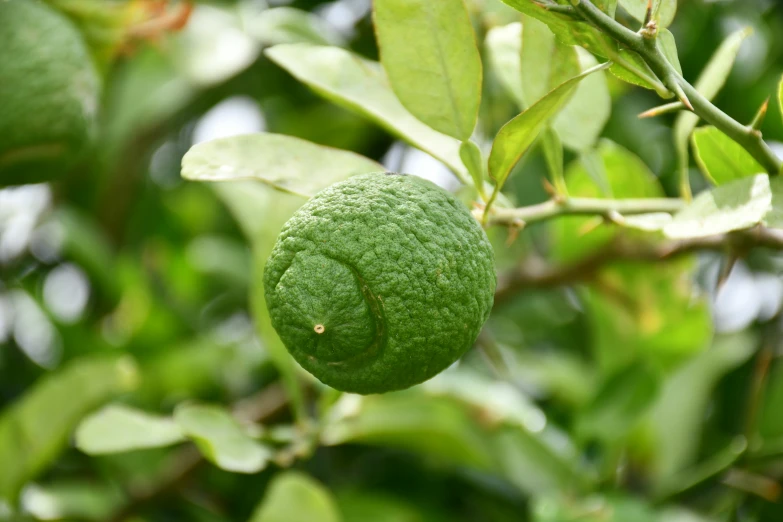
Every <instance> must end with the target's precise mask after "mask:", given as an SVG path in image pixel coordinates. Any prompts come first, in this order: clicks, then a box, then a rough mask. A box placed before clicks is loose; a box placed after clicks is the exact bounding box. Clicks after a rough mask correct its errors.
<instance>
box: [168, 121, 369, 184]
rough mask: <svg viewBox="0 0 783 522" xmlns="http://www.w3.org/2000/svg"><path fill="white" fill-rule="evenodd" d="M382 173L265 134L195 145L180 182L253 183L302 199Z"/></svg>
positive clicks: (353, 158) (339, 153) (350, 158)
mask: <svg viewBox="0 0 783 522" xmlns="http://www.w3.org/2000/svg"><path fill="white" fill-rule="evenodd" d="M383 170H384V168H383V166H381V165H380V164H378V163H375V162H374V161H372V160H370V159H367V158H365V157H364V156H360V155H358V154H354V153H352V152H347V151H343V150H339V149H332V148H329V147H324V146H321V145H316V144H314V143H310V142H308V141H305V140H301V139H299V138H294V137H292V136H284V135H282V134H268V133H258V134H245V135H242V136H232V137H228V138H220V139H217V140H213V141H208V142H205V143H200V144H198V145H194V146H193V147H192V148H191V149H190V150H189V151H188V153H187V154H185V157H184V158H182V177H184V178H185V179H190V180H193V181H241V180H258V181H261V182H262V183H266V184H267V185H270V186H272V187H274V188H276V189H278V190H282V191H285V192H289V193H292V194H298V195H303V196H305V197H309V196H313V195H315V194H316V193H317V192H319V191H320V190H322V189H324V188H326V187H328V186H329V185H332V184H333V183H336V182H338V181H342V180H344V179H347V178H349V177H351V176H355V175H356V174H364V173H368V172H380V171H383Z"/></svg>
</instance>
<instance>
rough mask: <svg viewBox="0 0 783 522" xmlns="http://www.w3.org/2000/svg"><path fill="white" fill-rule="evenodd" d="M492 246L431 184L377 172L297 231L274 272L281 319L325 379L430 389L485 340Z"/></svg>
mask: <svg viewBox="0 0 783 522" xmlns="http://www.w3.org/2000/svg"><path fill="white" fill-rule="evenodd" d="M495 284H496V277H495V267H494V255H493V252H492V247H491V245H490V243H489V240H488V239H487V236H486V234H485V233H484V231H483V230H482V228H481V227H480V226H479V224H478V223H477V222H476V220H475V219H473V217H472V216H471V215H470V212H468V209H467V208H465V206H464V205H463V204H462V203H461V202H459V201H458V200H457V199H456V198H454V197H453V196H452V195H451V194H449V193H447V192H445V191H444V190H441V189H440V188H438V187H437V186H436V185H434V184H432V183H430V182H429V181H426V180H423V179H421V178H417V177H414V176H405V175H398V174H383V173H376V174H365V175H361V176H356V177H353V178H351V179H349V180H347V181H344V182H341V183H337V184H335V185H332V186H331V187H329V188H327V189H325V190H323V191H321V192H320V193H318V194H317V195H316V196H315V197H313V198H312V199H311V200H310V201H309V202H308V203H307V204H305V205H304V206H303V207H302V208H300V209H299V210H298V211H297V212H296V213H295V214H294V215H293V217H291V219H290V220H289V221H288V222H287V223H286V224H285V226H284V227H283V230H282V232H281V234H280V237H279V238H278V240H277V244H276V245H275V247H274V250H273V251H272V255H271V256H270V258H269V260H268V261H267V264H266V269H265V271H264V291H265V295H266V303H267V307H268V308H269V314H270V316H271V319H272V324H273V326H274V327H275V329H276V330H277V333H278V334H279V335H280V338H281V339H282V340H283V343H284V344H285V345H286V347H287V348H288V350H289V352H291V355H293V357H294V358H295V359H296V360H297V362H299V364H301V365H302V366H303V367H304V368H305V369H306V370H307V371H309V372H310V373H312V374H313V375H314V376H315V377H317V378H318V379H320V380H321V381H322V382H323V383H325V384H327V385H329V386H332V387H333V388H337V389H338V390H343V391H348V392H354V393H363V394H367V393H382V392H387V391H392V390H399V389H403V388H407V387H409V386H413V385H414V384H418V383H420V382H423V381H425V380H427V379H429V378H431V377H433V376H434V375H436V374H438V373H439V372H441V371H442V370H444V369H446V368H447V367H448V366H450V365H451V364H453V363H454V362H455V361H456V360H457V359H459V358H460V357H461V356H462V354H464V353H465V351H467V350H468V349H469V348H470V347H471V346H472V345H473V343H474V342H475V340H476V337H477V336H478V333H479V331H480V330H481V327H482V326H483V325H484V322H485V321H486V320H487V317H488V316H489V312H490V309H491V308H492V302H493V299H494V293H495Z"/></svg>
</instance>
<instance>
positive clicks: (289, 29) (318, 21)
mask: <svg viewBox="0 0 783 522" xmlns="http://www.w3.org/2000/svg"><path fill="white" fill-rule="evenodd" d="M244 27H245V30H246V31H247V33H248V34H250V35H251V36H253V37H255V38H256V40H258V41H259V42H260V43H261V44H263V45H267V46H269V45H278V44H292V43H311V44H317V45H338V46H342V45H345V38H343V36H342V35H341V34H340V33H339V32H337V31H336V30H335V29H334V27H332V26H331V25H330V24H328V23H326V21H325V20H324V19H323V18H321V17H319V16H317V15H315V14H313V13H309V12H307V11H303V10H301V9H295V8H293V7H275V8H272V9H264V10H262V11H259V12H258V13H256V14H254V15H252V16H246V17H245V20H244Z"/></svg>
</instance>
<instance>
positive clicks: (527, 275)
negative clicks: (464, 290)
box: [495, 227, 783, 306]
mask: <svg viewBox="0 0 783 522" xmlns="http://www.w3.org/2000/svg"><path fill="white" fill-rule="evenodd" d="M755 247H766V248H772V249H776V250H783V230H773V229H769V228H764V227H757V228H753V229H749V230H743V231H739V232H731V233H729V234H720V235H716V236H710V237H704V238H695V239H684V240H677V241H659V242H651V241H649V240H640V239H630V238H628V237H625V236H618V237H617V238H616V239H615V240H614V241H612V242H610V243H609V244H608V245H607V246H606V247H604V248H603V249H601V250H600V251H598V252H596V253H594V254H591V255H588V256H587V257H585V258H584V259H581V260H579V261H576V262H575V263H572V264H567V265H560V266H552V264H551V263H550V262H548V261H545V260H543V259H535V260H532V261H528V262H527V263H525V264H524V265H523V266H521V267H520V268H518V269H516V270H514V271H512V272H510V273H508V274H506V275H505V276H503V277H501V278H499V281H498V289H497V291H496V293H495V305H496V306H497V305H502V304H503V303H505V302H507V301H509V300H510V299H511V298H513V297H514V296H515V295H517V294H518V293H519V292H521V291H523V290H527V289H531V288H551V287H555V286H562V285H570V284H575V283H582V282H585V281H589V280H590V279H592V278H594V277H595V275H596V274H597V273H598V272H600V271H601V270H603V269H604V268H606V267H607V266H609V265H611V264H612V263H617V262H621V261H634V262H660V261H667V260H671V259H676V258H679V257H682V256H684V255H687V254H692V253H694V252H699V251H717V252H722V251H725V250H727V249H733V250H735V251H738V252H743V253H744V252H747V251H748V250H750V249H752V248H755Z"/></svg>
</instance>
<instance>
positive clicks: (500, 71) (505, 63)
mask: <svg viewBox="0 0 783 522" xmlns="http://www.w3.org/2000/svg"><path fill="white" fill-rule="evenodd" d="M484 45H485V46H486V48H487V54H488V56H489V62H490V66H491V67H492V70H493V71H494V73H495V75H496V76H497V78H498V80H499V81H500V83H501V84H502V85H503V88H504V89H505V90H506V92H507V93H508V94H509V96H511V98H512V99H513V100H514V102H515V103H516V104H517V106H518V107H519V108H520V109H524V107H525V99H524V94H523V93H522V70H521V66H520V52H521V49H522V24H521V23H519V22H515V23H513V24H508V25H504V26H496V27H493V28H491V29H490V30H489V31H488V32H487V36H486V38H485V39H484Z"/></svg>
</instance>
